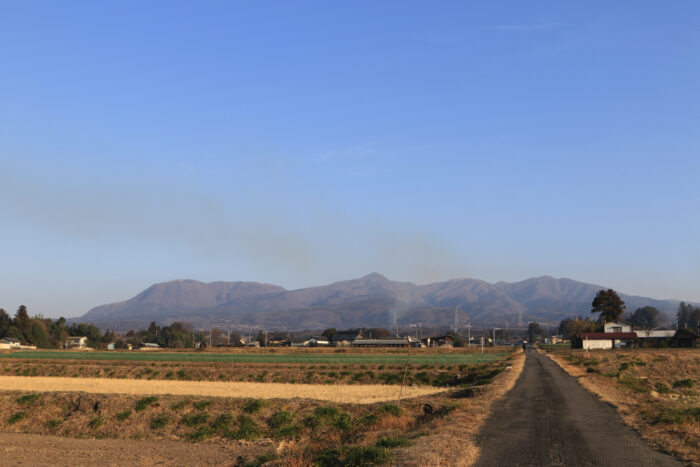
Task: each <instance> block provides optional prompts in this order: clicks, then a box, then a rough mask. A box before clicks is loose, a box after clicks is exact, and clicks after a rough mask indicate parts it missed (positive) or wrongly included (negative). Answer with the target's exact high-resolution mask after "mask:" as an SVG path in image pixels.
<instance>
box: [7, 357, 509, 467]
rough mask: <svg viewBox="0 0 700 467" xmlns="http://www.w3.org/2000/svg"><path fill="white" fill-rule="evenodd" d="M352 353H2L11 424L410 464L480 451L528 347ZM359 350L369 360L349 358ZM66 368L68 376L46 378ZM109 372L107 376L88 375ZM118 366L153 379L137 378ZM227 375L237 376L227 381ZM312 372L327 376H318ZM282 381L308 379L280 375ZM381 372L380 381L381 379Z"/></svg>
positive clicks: (294, 456)
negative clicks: (485, 428)
mask: <svg viewBox="0 0 700 467" xmlns="http://www.w3.org/2000/svg"><path fill="white" fill-rule="evenodd" d="M58 353H60V352H58ZM70 353H71V354H77V353H75V352H70ZM349 353H350V352H348V353H339V354H332V353H317V354H312V353H309V354H306V355H295V356H296V357H299V356H308V357H314V358H318V357H323V358H324V360H322V361H323V363H321V364H319V363H314V364H311V365H309V364H298V363H274V362H275V361H276V360H273V361H260V360H257V361H255V362H254V363H249V362H241V361H225V360H224V361H221V360H219V361H214V362H211V361H209V362H207V361H205V362H193V361H172V360H166V361H159V360H156V361H152V360H150V361H149V360H110V361H105V360H88V359H84V358H79V359H64V358H60V359H55V360H48V359H46V358H44V359H33V358H32V359H24V358H19V359H18V358H16V357H14V358H11V359H6V360H1V359H0V369H1V372H2V374H3V375H5V376H0V432H5V433H8V432H14V433H28V434H36V435H57V436H61V437H68V438H70V437H79V438H96V439H98V438H99V439H115V440H119V439H121V440H150V441H158V440H168V441H177V442H182V443H195V444H196V443H203V444H205V445H211V446H212V447H215V446H225V447H226V449H233V450H234V451H236V450H237V451H240V452H241V453H242V456H241V458H239V459H237V460H234V461H232V462H233V463H234V464H235V465H262V464H264V463H265V462H267V463H269V465H277V464H284V465H287V464H292V465H294V464H296V465H309V464H316V465H367V464H385V463H392V462H398V460H399V459H401V463H402V464H410V463H411V462H410V461H408V460H406V459H418V458H420V457H421V456H423V455H430V456H433V457H440V456H442V455H444V454H445V453H446V452H453V451H454V450H446V449H443V448H440V447H439V446H441V443H442V442H447V443H451V442H457V441H458V442H460V443H462V444H464V443H466V444H464V445H465V446H466V445H470V444H469V443H472V444H471V445H470V446H472V447H473V449H472V450H471V451H470V453H471V454H470V455H472V457H473V456H474V453H475V452H477V451H476V447H475V445H474V443H473V439H474V437H475V436H476V432H477V431H478V427H479V426H480V424H481V423H482V422H483V420H484V419H485V418H486V416H487V414H488V410H489V407H490V404H491V403H493V401H494V400H496V399H497V398H498V397H499V394H502V393H503V392H504V391H505V390H506V389H504V388H505V387H506V386H504V384H503V383H502V380H503V378H505V377H509V378H510V379H514V377H517V372H516V373H514V372H513V371H512V370H509V369H510V368H511V366H512V365H513V362H514V361H518V357H519V356H520V355H517V354H514V353H508V354H505V353H490V354H484V356H486V357H487V358H486V359H485V360H482V359H481V357H482V356H481V354H478V355H476V354H467V353H463V354H460V353H458V352H449V353H446V352H443V353H440V352H431V353H427V352H426V353H425V354H424V355H421V356H422V357H429V358H433V359H436V360H437V361H440V362H441V363H439V364H433V365H429V364H427V363H424V361H419V363H415V362H414V360H413V358H414V357H415V355H412V356H411V361H410V363H409V365H408V366H407V365H406V355H405V354H403V355H401V354H400V353H394V354H392V353H386V354H385V353H379V352H377V353H375V354H371V353H368V352H366V351H363V352H358V353H357V354H350V355H348V354H349ZM51 354H52V353H48V354H47V353H44V356H47V355H51ZM94 354H95V353H89V354H87V353H86V354H82V353H81V354H77V355H81V357H82V355H86V356H92V355H94ZM122 354H125V355H129V354H127V353H122ZM173 354H175V355H178V354H180V353H179V352H178V353H173ZM112 355H113V354H112ZM160 355H163V354H147V355H144V357H149V358H152V357H154V356H160ZM205 355H206V354H205ZM215 355H217V356H218V355H220V354H215ZM223 355H225V356H227V357H230V356H235V355H236V354H233V353H231V354H223ZM248 355H256V356H264V357H268V356H274V357H280V355H267V354H263V353H261V352H259V353H251V354H248ZM185 356H186V355H185ZM282 356H283V357H284V356H285V355H282ZM348 356H350V357H357V358H363V359H364V360H352V359H351V361H353V363H347V361H348V360H347V357H348ZM387 357H393V358H397V357H398V358H399V360H398V362H399V363H397V364H389V363H378V362H387V361H393V360H391V359H389V360H386V358H387ZM445 357H447V358H445ZM474 357H477V358H474ZM219 358H221V357H219ZM332 358H336V360H329V359H332ZM514 359H515V360H514ZM329 361H330V362H333V364H331V363H329ZM470 361H471V362H470ZM360 362H365V363H360ZM452 362H460V363H459V364H457V363H452ZM467 362H470V363H467ZM18 365H19V366H18ZM164 365H165V366H164ZM309 367H314V368H309ZM59 368H63V372H62V375H61V376H58V377H56V376H54V377H48V376H41V375H40V374H41V373H50V372H56V371H58V370H59ZM81 368H82V370H80V369H81ZM115 368H116V369H115ZM98 369H100V370H101V373H100V376H92V377H89V378H88V377H86V376H88V374H89V373H92V372H95V371H97V370H98ZM177 369H180V370H177ZM146 370H148V371H146ZM178 371H184V372H185V373H184V375H185V378H183V379H185V380H169V379H165V375H166V374H167V373H168V372H172V375H171V377H173V378H177V377H178V376H177V372H178ZM226 371H228V373H226ZM25 372H26V373H28V374H27V375H26V376H18V375H17V373H19V374H20V375H21V374H23V373H25ZM120 372H121V373H120ZM156 372H157V373H156ZM265 372H266V373H265ZM302 372H303V375H304V376H303V378H302V377H301V376H302ZM343 372H345V373H346V374H343ZM117 373H119V374H121V375H122V376H127V375H128V374H134V373H137V374H139V373H140V374H141V375H142V376H141V379H133V378H132V379H126V378H125V377H122V378H120V377H117V376H116V374H117ZM222 373H224V374H225V375H228V376H225V377H226V378H228V379H227V380H225V381H222V377H221V376H219V375H220V374H222ZM263 373H265V376H262V377H261V376H260V375H262V374H263ZM276 373H277V375H276V376H274V377H273V376H272V375H275V374H276ZM308 373H311V374H312V378H311V379H312V380H313V379H314V378H318V380H319V383H318V384H316V383H311V384H308V383H307V382H306V378H307V377H306V376H305V375H306V374H308ZM249 374H255V375H257V376H254V379H259V380H261V381H254V382H240V381H238V382H235V381H234V380H233V379H232V378H233V376H231V375H245V377H246V378H247V377H248V375H249ZM358 374H362V375H364V376H363V377H358V376H355V375H358ZM404 374H405V375H406V382H407V384H406V386H405V387H403V389H401V387H400V386H397V385H396V383H395V381H398V382H399V383H400V381H401V379H399V378H402V377H403V375H404ZM32 375H35V376H32ZM285 375H286V376H285ZM295 375H296V376H295ZM319 375H320V376H319ZM368 375H369V376H368ZM380 375H386V376H380ZM274 378H277V379H280V380H285V381H287V382H291V381H292V380H294V381H296V382H297V384H278V383H272V382H271V380H272V379H274ZM195 379H197V380H195ZM346 380H348V381H352V382H351V383H349V384H345V383H343V381H346ZM373 380H377V381H379V382H380V383H381V384H379V385H373V384H371V381H373ZM392 382H393V383H392ZM71 385H73V386H71ZM81 385H82V386H81ZM154 388H157V390H156V389H154ZM232 388H236V389H237V392H233V391H232ZM76 391H84V392H76ZM399 393H401V398H400V400H399ZM322 399H325V400H322ZM457 421H459V422H458V423H456V422H457ZM0 436H2V435H0ZM81 441H84V440H81ZM237 448H240V449H237ZM452 455H454V452H453V454H452ZM458 455H466V454H465V453H464V452H463V451H459V453H458Z"/></svg>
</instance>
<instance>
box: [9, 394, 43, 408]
mask: <svg viewBox="0 0 700 467" xmlns="http://www.w3.org/2000/svg"><path fill="white" fill-rule="evenodd" d="M39 399H41V394H39V393H37V392H35V393H32V394H25V395H23V396H19V397H18V398H17V399H15V400H16V401H17V403H18V404H19V405H24V406H28V405H32V404H33V403H34V402H36V401H38V400H39Z"/></svg>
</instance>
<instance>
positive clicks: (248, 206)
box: [0, 1, 700, 316]
mask: <svg viewBox="0 0 700 467" xmlns="http://www.w3.org/2000/svg"><path fill="white" fill-rule="evenodd" d="M0 44H2V45H0V63H1V64H2V65H1V67H0V70H1V72H0V220H1V222H0V226H1V228H0V259H1V260H2V261H1V262H0V264H2V268H1V269H0V306H2V307H4V308H6V309H8V310H10V311H11V312H14V310H15V309H16V308H17V306H18V305H20V304H26V305H27V306H29V309H30V312H34V313H42V314H44V315H45V316H59V315H65V316H77V315H81V314H82V313H84V312H86V311H87V310H88V309H89V308H91V307H92V306H96V305H99V304H103V303H107V302H112V301H118V300H123V299H126V298H129V297H131V296H133V295H135V294H136V293H138V292H139V291H140V290H142V289H144V288H146V287H147V286H149V285H150V284H152V283H155V282H161V281H166V280H170V279H176V278H193V279H198V280H202V281H213V280H231V281H233V280H255V281H261V282H269V283H276V284H279V285H282V286H284V287H288V288H296V287H304V286H310V285H319V284H325V283H328V282H331V281H336V280H343V279H349V278H354V277H359V276H362V275H365V274H367V273H369V272H373V271H378V272H381V273H383V274H385V275H387V276H388V277H390V278H392V279H396V280H409V281H413V282H416V283H426V282H432V281H438V280H445V279H449V278H454V277H473V278H480V279H484V280H487V281H491V282H495V281H499V280H506V281H516V280H522V279H525V278H528V277H532V276H539V275H553V276H555V277H570V278H573V279H577V280H582V281H586V282H593V283H597V284H602V285H606V286H610V287H614V288H616V289H618V290H620V291H622V292H625V293H632V294H639V295H647V296H653V297H656V298H676V299H684V300H695V301H700V287H699V284H700V216H699V215H698V213H699V212H700V209H698V208H699V207H700V177H699V175H700V2H697V1H678V2H672V3H668V2H640V1H629V2H583V1H581V2H555V1H551V2H518V1H512V2H406V1H400V2H388V1H371V2H282V1H280V2H272V1H270V2H254V1H250V2H173V1H167V2H166V1H162V2H136V1H134V2H128V1H120V2H92V3H89V2H48V1H47V2H3V3H2V4H1V5H0Z"/></svg>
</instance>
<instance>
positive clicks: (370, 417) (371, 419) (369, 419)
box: [358, 413, 379, 426]
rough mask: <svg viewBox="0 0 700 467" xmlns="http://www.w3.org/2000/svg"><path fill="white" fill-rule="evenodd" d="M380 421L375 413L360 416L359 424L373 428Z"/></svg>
mask: <svg viewBox="0 0 700 467" xmlns="http://www.w3.org/2000/svg"><path fill="white" fill-rule="evenodd" d="M378 419H379V417H377V416H376V415H375V414H373V413H365V414H362V415H360V418H359V419H358V422H359V423H360V425H363V426H372V425H374V424H375V423H377V420H378Z"/></svg>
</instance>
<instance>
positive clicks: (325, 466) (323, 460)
mask: <svg viewBox="0 0 700 467" xmlns="http://www.w3.org/2000/svg"><path fill="white" fill-rule="evenodd" d="M314 465H317V466H319V467H336V466H338V465H343V463H342V462H341V461H340V451H339V450H337V449H333V448H330V449H324V450H322V451H319V452H318V453H317V454H316V456H315V457H314Z"/></svg>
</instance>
